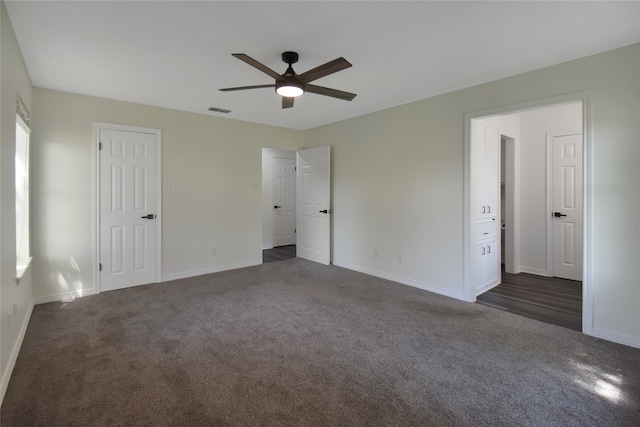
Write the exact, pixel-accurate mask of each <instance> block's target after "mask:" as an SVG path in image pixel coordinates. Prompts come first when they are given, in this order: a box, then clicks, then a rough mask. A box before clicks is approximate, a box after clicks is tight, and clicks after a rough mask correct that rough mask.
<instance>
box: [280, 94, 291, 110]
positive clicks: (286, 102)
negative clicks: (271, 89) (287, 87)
mask: <svg viewBox="0 0 640 427" xmlns="http://www.w3.org/2000/svg"><path fill="white" fill-rule="evenodd" d="M293 99H294V98H293V97H288V96H283V97H282V108H291V107H293Z"/></svg>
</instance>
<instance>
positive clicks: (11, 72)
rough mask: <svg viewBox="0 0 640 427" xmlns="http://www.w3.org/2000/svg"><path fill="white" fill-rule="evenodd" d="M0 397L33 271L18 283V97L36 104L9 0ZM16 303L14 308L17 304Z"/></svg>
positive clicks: (2, 96) (3, 33)
mask: <svg viewBox="0 0 640 427" xmlns="http://www.w3.org/2000/svg"><path fill="white" fill-rule="evenodd" d="M0 20H1V23H0V64H1V66H0V69H1V70H2V71H1V75H0V89H1V91H0V103H1V104H0V184H1V185H0V224H1V226H0V373H1V375H2V383H1V385H0V387H1V388H0V401H1V400H2V397H4V392H5V391H6V387H7V384H8V383H9V377H10V375H11V370H12V369H13V364H14V363H15V359H16V357H17V355H18V350H19V348H20V343H21V342H22V337H23V336H24V332H25V330H26V326H27V323H26V322H28V320H29V316H30V313H31V309H32V308H33V304H32V302H31V271H29V270H27V271H26V272H25V274H24V276H23V277H22V280H21V281H20V284H19V285H17V284H16V280H15V278H16V215H15V214H16V207H15V206H16V205H15V140H16V96H17V95H18V94H20V97H21V98H22V100H23V102H24V103H25V105H26V107H27V109H29V110H30V111H32V108H31V80H30V79H29V75H28V74H27V70H26V67H25V65H24V60H23V58H22V54H21V53H20V48H19V47H18V42H17V41H16V36H15V33H14V32H13V27H12V25H11V21H10V20H9V16H8V14H7V10H6V8H5V4H4V2H0ZM14 304H15V307H14Z"/></svg>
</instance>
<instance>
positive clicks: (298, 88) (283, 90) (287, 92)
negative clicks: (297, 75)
mask: <svg viewBox="0 0 640 427" xmlns="http://www.w3.org/2000/svg"><path fill="white" fill-rule="evenodd" d="M276 92H277V93H278V95H281V96H286V97H287V98H294V97H296V96H300V95H302V94H303V93H304V88H303V86H302V84H301V83H298V82H297V81H294V80H284V81H282V82H278V83H276Z"/></svg>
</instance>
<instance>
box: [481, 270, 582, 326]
mask: <svg viewBox="0 0 640 427" xmlns="http://www.w3.org/2000/svg"><path fill="white" fill-rule="evenodd" d="M477 303H478V304H482V305H486V306H488V307H493V308H497V309H500V310H503V311H508V312H510V313H514V314H519V315H521V316H525V317H529V318H531V319H536V320H540V321H543V322H546V323H552V324H554V325H559V326H564V327H565V328H570V329H575V330H577V331H582V282H578V281H574V280H566V279H558V278H555V277H544V276H537V275H534V274H527V273H520V274H509V273H505V272H504V271H503V272H502V283H501V284H500V285H498V286H496V287H495V288H493V289H491V290H490V291H487V292H485V293H484V294H482V295H480V296H478V299H477Z"/></svg>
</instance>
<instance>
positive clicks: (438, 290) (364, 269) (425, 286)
mask: <svg viewBox="0 0 640 427" xmlns="http://www.w3.org/2000/svg"><path fill="white" fill-rule="evenodd" d="M333 265H335V266H337V267H343V268H347V269H349V270H353V271H357V272H359V273H364V274H368V275H370V276H375V277H379V278H381V279H386V280H391V281H392V282H396V283H400V284H402V285H407V286H412V287H414V288H418V289H422V290H424V291H429V292H433V293H436V294H439V295H444V296H446V297H450V298H455V299H459V300H462V301H465V299H464V295H463V293H462V292H456V291H452V290H451V289H445V288H441V287H440V286H435V285H432V284H430V283H423V282H419V281H417V280H413V279H408V278H406V277H402V276H397V275H395V274H390V273H385V272H383V271H378V270H373V269H371V268H368V267H363V266H360V265H355V264H350V263H347V262H342V261H340V260H335V259H334V260H333Z"/></svg>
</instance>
